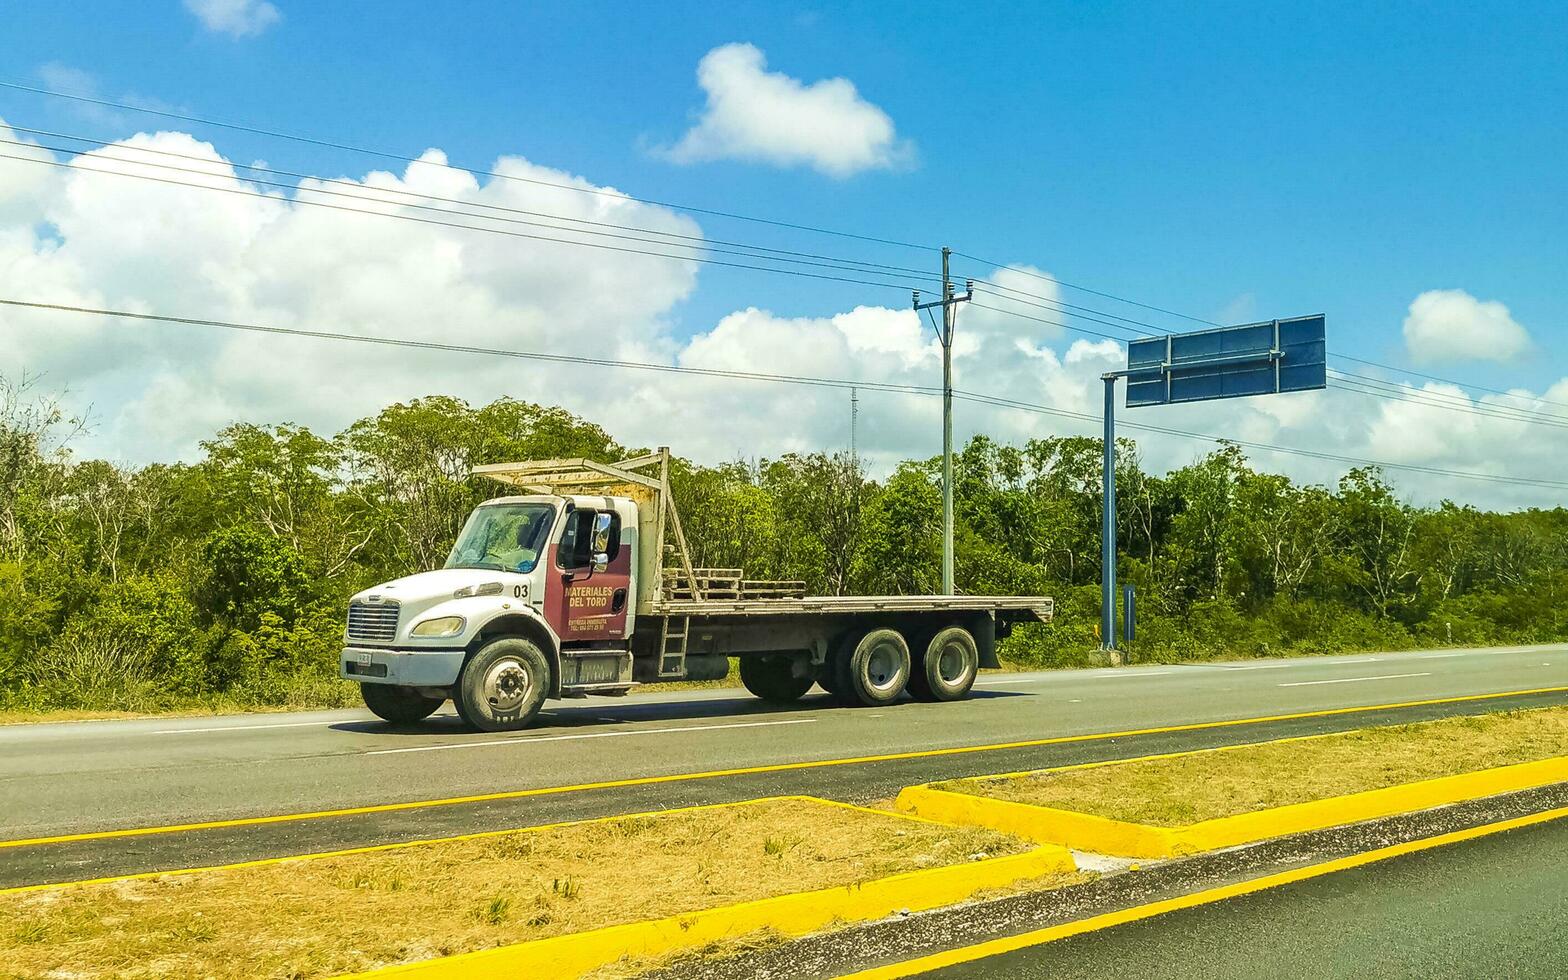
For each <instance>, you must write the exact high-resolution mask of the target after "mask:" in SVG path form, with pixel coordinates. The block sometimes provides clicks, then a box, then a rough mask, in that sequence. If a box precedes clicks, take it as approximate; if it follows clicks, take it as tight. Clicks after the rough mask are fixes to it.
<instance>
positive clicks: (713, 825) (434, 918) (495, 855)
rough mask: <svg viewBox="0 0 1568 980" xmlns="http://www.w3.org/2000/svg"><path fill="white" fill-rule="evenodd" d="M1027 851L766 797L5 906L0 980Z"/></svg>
mask: <svg viewBox="0 0 1568 980" xmlns="http://www.w3.org/2000/svg"><path fill="white" fill-rule="evenodd" d="M1025 846H1026V845H1024V844H1023V843H1022V842H1020V841H1017V840H1014V839H1012V838H1009V837H1005V836H1003V835H1000V834H996V833H993V832H989V831H979V830H972V829H964V828H956V827H946V826H942V825H939V824H933V823H928V822H924V821H916V820H910V819H907V818H900V817H898V816H894V815H884V814H881V813H875V812H870V811H866V810H858V809H854V808H849V807H842V806H835V805H830V804H826V803H814V802H810V801H804V800H772V801H763V802H760V803H752V804H738V805H733V806H726V807H717V808H705V809H697V810H686V811H679V812H673V813H667V814H657V815H643V816H635V817H626V818H620V819H616V820H612V821H602V822H592V823H582V824H568V825H562V826H558V827H553V828H541V829H538V830H531V831H519V832H514V833H509V834H505V835H497V836H489V837H484V838H478V839H471V840H466V841H451V842H445V843H437V844H423V845H419V846H413V847H402V848H397V849H392V850H383V851H378V852H373V853H368V854H357V855H346V856H339V857H324V858H313V859H308V860H297V861H289V862H286V863H278V864H268V865H261V866H255V867H249V868H233V869H226V870H219V871H210V872H201V873H197V874H191V875H164V876H160V877H155V878H146V879H139V880H130V881H121V882H112V883H106V884H100V885H80V886H71V887H68V888H63V889H52V890H47V891H36V892H24V893H18V894H12V895H0V976H5V977H13V976H14V977H28V978H35V977H36V978H44V977H50V978H60V977H70V978H72V980H78V978H81V980H85V978H98V977H167V976H200V977H209V978H220V980H228V978H234V980H238V978H247V980H249V978H273V977H276V978H301V980H303V978H307V977H322V976H332V975H336V974H340V973H347V972H352V971H357V970H366V969H371V968H373V967H377V966H383V965H387V964H392V963H401V962H408V961H412V960H418V959H424V958H428V957H433V956H444V955H448V954H452V953H458V952H465V951H468V950H475V949H482V948H486V947H491V946H499V945H505V944H509V943H517V942H523V941H526V940H530V939H540V938H544V937H547V936H554V935H559V934H562V933H568V932H580V931H583V930H588V929H595V928H599V927H601V926H608V925H615V924H619V923H627V922H636V921H640V920H643V919H652V918H659V917H662V916H667V915H674V914H678V913H682V912H690V911H696V910H699V909H705V908H712V907H715V906H720V905H727V904H730V903H734V902H743V901H749V900H753V899H760V898H768V897H771V896H775V895H783V894H788V893H791V892H799V891H809V890H812V889H817V888H826V887H831V886H834V885H845V884H850V883H854V882H861V881H868V880H871V879H873V878H881V877H886V876H888V875H893V874H899V873H902V872H906V871H913V870H916V869H919V868H923V867H935V866H940V865H946V864H953V863H957V862H962V861H967V860H970V859H971V856H972V855H975V854H977V853H980V852H984V853H986V854H989V855H993V856H995V855H1001V854H1008V853H1016V852H1018V851H1021V850H1023V849H1024V848H1025Z"/></svg>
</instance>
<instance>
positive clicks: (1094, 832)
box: [897, 785, 1176, 858]
mask: <svg viewBox="0 0 1568 980" xmlns="http://www.w3.org/2000/svg"><path fill="white" fill-rule="evenodd" d="M897 806H898V808H899V809H900V810H903V811H904V812H906V813H911V814H914V815H916V816H920V817H925V818H926V819H927V820H936V821H939V822H941V823H956V824H962V825H964V826H969V827H986V828H989V829H991V830H997V831H1001V832H1002V833H1004V834H1012V835H1013V836H1014V837H1022V838H1023V839H1024V840H1030V841H1034V842H1035V843H1037V844H1056V845H1058V846H1061V847H1069V848H1076V849H1077V850H1080V851H1093V852H1094V853H1096V854H1114V855H1118V856H1121V857H1138V858H1161V857H1170V856H1171V855H1172V854H1173V853H1175V851H1174V850H1173V849H1174V847H1175V843H1176V842H1175V839H1174V838H1175V836H1176V831H1175V830H1174V829H1173V828H1170V827H1152V826H1149V825H1147V824H1137V823H1128V822H1126V821H1122V820H1110V819H1107V818H1105V817H1097V816H1095V815H1094V814H1091V813H1079V812H1077V811H1075V810H1059V809H1055V808H1052V807H1044V806H1032V805H1030V804H1028V803H1015V802H1013V801H1012V800H997V799H992V798H990V797H987V796H975V795H973V794H970V793H955V792H952V791H951V790H943V789H936V788H934V787H932V786H929V785H925V786H910V787H907V788H906V789H904V790H903V791H902V792H900V793H899V794H898V801H897Z"/></svg>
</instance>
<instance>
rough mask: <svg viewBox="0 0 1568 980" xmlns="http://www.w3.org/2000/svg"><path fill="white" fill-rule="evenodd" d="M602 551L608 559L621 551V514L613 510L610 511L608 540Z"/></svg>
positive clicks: (613, 557) (613, 558)
mask: <svg viewBox="0 0 1568 980" xmlns="http://www.w3.org/2000/svg"><path fill="white" fill-rule="evenodd" d="M604 553H605V555H606V556H607V557H608V558H609V559H610V561H614V560H615V556H616V555H618V554H620V553H621V515H620V514H618V513H616V512H615V511H613V510H612V511H610V542H609V544H607V545H605V548H604Z"/></svg>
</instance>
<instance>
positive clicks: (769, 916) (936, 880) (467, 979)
mask: <svg viewBox="0 0 1568 980" xmlns="http://www.w3.org/2000/svg"><path fill="white" fill-rule="evenodd" d="M1073 870H1075V865H1074V864H1073V858H1072V855H1071V854H1070V853H1068V852H1067V851H1066V850H1065V849H1063V848H1060V847H1055V846H1050V845H1046V846H1042V847H1038V848H1035V849H1034V850H1031V851H1025V852H1024V853H1022V854H1013V855H1009V856H1007V857H1000V858H988V859H984V860H980V861H974V862H971V863H969V864H959V865H952V866H950V867H945V868H931V869H928V870H924V871H911V872H907V873H905V874H901V875H894V876H892V877H890V878H878V879H876V880H873V881H867V882H863V883H861V884H858V885H847V886H840V887H837V888H825V889H822V890H820V891H813V892H799V893H796V894H794V895H780V896H778V897H775V898H765V899H759V900H757V901H754V902H743V903H741V904H739V905H730V906H725V907H723V908H716V909H707V910H704V911H700V912H689V913H685V914H683V915H672V916H668V917H666V918H663V919H653V920H650V921H647V922H635V923H631V924H629V925H623V926H610V927H608V928H605V929H595V930H592V931H590V932H578V933H571V934H568V935H565V936H552V937H551V938H549V939H537V940H534V941H532V942H526V943H518V944H517V945H514V946H502V947H499V948H496V949H485V950H479V951H477V952H473V953H461V954H458V955H456V956H447V957H443V958H441V959H434V960H422V961H420V962H417V963H405V964H400V965H398V966H389V967H383V968H381V969H379V970H370V971H368V972H365V973H356V974H353V975H352V977H351V978H341V980H357V978H369V977H374V978H377V980H380V978H383V977H386V978H391V977H396V978H399V980H406V978H418V980H481V978H485V980H489V978H493V977H500V976H508V977H512V976H515V977H528V978H530V980H548V978H552V977H579V976H581V975H583V974H584V973H587V972H588V971H590V970H594V969H597V968H599V967H603V966H607V965H609V964H611V963H615V962H616V961H618V960H621V959H623V958H626V957H652V956H663V955H667V954H670V953H675V952H680V951H682V950H691V949H697V948H700V947H702V946H706V945H708V944H710V943H714V942H718V941H720V940H723V939H731V938H735V937H738V936H742V935H745V934H747V933H751V932H756V931H758V930H760V929H771V930H774V931H776V932H780V933H783V934H785V935H803V934H805V933H808V932H813V931H815V930H817V929H821V928H823V927H825V926H827V925H829V924H831V923H833V922H835V921H842V922H863V921H868V920H872V919H880V918H883V917H885V916H889V915H893V914H894V913H897V912H900V911H905V910H907V911H910V912H918V911H924V910H926V909H933V908H940V907H942V906H945V905H954V904H957V903H959V902H962V901H965V900H966V899H969V898H972V897H974V896H975V895H976V894H978V893H980V892H982V891H986V890H987V889H991V888H1001V887H1005V886H1007V885H1010V884H1012V883H1013V882H1016V881H1022V880H1025V879H1028V878H1038V877H1040V876H1042V875H1048V874H1063V873H1069V872H1072V871H1073Z"/></svg>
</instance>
